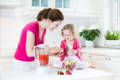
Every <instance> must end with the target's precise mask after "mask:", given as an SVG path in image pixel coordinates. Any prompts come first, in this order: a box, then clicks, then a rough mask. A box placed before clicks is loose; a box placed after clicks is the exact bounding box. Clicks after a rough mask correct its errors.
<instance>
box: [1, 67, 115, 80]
mask: <svg viewBox="0 0 120 80" xmlns="http://www.w3.org/2000/svg"><path fill="white" fill-rule="evenodd" d="M0 80H114V74H113V73H110V72H105V71H101V70H96V69H85V70H75V71H74V72H73V75H57V74H56V73H52V72H51V74H41V73H39V72H38V71H37V72H30V71H29V72H15V71H12V72H7V73H1V79H0Z"/></svg>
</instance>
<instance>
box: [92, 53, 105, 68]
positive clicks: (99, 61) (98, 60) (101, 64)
mask: <svg viewBox="0 0 120 80" xmlns="http://www.w3.org/2000/svg"><path fill="white" fill-rule="evenodd" d="M90 63H91V64H92V65H93V66H95V67H96V68H97V69H102V70H107V67H106V58H105V56H101V55H92V56H91V57H90Z"/></svg>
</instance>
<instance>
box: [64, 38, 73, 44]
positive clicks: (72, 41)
mask: <svg viewBox="0 0 120 80" xmlns="http://www.w3.org/2000/svg"><path fill="white" fill-rule="evenodd" d="M66 41H67V42H70V43H72V42H73V41H74V38H73V39H71V40H66Z"/></svg>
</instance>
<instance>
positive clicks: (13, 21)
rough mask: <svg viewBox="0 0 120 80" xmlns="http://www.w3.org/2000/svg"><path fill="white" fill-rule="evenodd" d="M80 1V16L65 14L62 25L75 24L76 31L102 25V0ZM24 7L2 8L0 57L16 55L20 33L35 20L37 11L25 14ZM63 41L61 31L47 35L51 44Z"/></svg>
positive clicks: (0, 18)
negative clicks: (100, 17)
mask: <svg viewBox="0 0 120 80" xmlns="http://www.w3.org/2000/svg"><path fill="white" fill-rule="evenodd" d="M5 1H6V0H5ZM73 1H74V0H73ZM79 1H80V4H81V6H80V7H78V10H79V9H80V11H77V12H80V14H79V15H66V14H65V20H64V22H63V24H62V25H64V24H66V23H73V24H74V25H75V27H76V29H79V27H80V26H85V27H88V26H90V25H92V24H96V23H100V19H99V17H98V16H99V15H100V14H101V10H102V6H101V5H102V0H99V1H98V0H97V1H98V2H97V1H96V0H93V1H91V0H79ZM10 4H11V3H10ZM16 4H17V3H16ZM24 7H25V6H24ZM24 7H23V8H22V6H21V7H19V6H16V7H15V6H13V7H11V6H7V7H6V6H3V7H1V6H0V49H1V50H0V51H1V52H0V55H11V54H14V50H15V48H16V46H17V44H18V41H19V37H20V32H21V30H22V28H23V27H24V25H25V24H26V23H27V22H30V21H33V20H35V17H36V14H37V13H36V12H37V11H34V10H33V12H32V11H29V12H25V13H24V12H22V11H26V10H25V9H24ZM27 11H28V10H27ZM75 11H76V10H75ZM31 12H32V13H31ZM8 13H9V14H8ZM84 14H85V15H84ZM83 15H84V16H83ZM86 15H87V16H86ZM94 15H98V16H94ZM62 25H61V26H62ZM60 28H61V27H60ZM53 34H54V36H53ZM54 37H55V39H54ZM52 39H53V40H52ZM61 39H62V38H61V35H60V29H57V30H55V31H54V32H52V33H51V32H49V35H47V39H46V42H51V41H53V42H51V44H52V43H54V42H55V44H58V43H59V41H60V40H61ZM81 41H82V40H81ZM83 44H84V43H83ZM1 53H2V54H1Z"/></svg>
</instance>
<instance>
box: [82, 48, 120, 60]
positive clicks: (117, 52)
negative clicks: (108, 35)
mask: <svg viewBox="0 0 120 80" xmlns="http://www.w3.org/2000/svg"><path fill="white" fill-rule="evenodd" d="M81 53H90V54H91V53H92V54H99V55H106V56H113V57H119V58H120V49H113V48H82V50H81Z"/></svg>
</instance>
